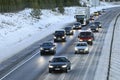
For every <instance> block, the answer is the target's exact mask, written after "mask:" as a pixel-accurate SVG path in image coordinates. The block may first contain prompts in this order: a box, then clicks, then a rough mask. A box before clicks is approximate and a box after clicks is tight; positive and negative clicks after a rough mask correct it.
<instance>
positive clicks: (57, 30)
mask: <svg viewBox="0 0 120 80" xmlns="http://www.w3.org/2000/svg"><path fill="white" fill-rule="evenodd" d="M56 31H65V30H64V29H59V30H56ZM56 31H55V32H56Z"/></svg>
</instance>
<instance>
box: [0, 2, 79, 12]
mask: <svg viewBox="0 0 120 80" xmlns="http://www.w3.org/2000/svg"><path fill="white" fill-rule="evenodd" d="M67 6H80V4H79V0H0V12H13V11H20V10H23V9H25V8H33V9H52V10H54V9H55V8H57V7H58V8H59V10H62V8H63V7H67Z"/></svg>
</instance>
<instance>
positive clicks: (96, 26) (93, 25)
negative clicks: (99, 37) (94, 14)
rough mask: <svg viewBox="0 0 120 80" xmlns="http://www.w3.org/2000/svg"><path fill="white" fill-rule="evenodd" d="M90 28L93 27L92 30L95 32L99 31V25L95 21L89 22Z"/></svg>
mask: <svg viewBox="0 0 120 80" xmlns="http://www.w3.org/2000/svg"><path fill="white" fill-rule="evenodd" d="M89 29H91V31H93V32H99V26H98V25H97V24H95V23H94V22H92V23H90V24H89Z"/></svg>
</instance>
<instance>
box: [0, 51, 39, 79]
mask: <svg viewBox="0 0 120 80" xmlns="http://www.w3.org/2000/svg"><path fill="white" fill-rule="evenodd" d="M38 53H39V52H37V53H36V54H34V55H33V56H31V57H30V58H29V59H27V60H26V61H25V62H23V63H21V64H20V65H18V66H17V67H15V68H14V69H13V70H11V71H10V72H8V73H7V74H6V75H4V76H3V77H2V78H0V80H3V79H4V78H6V77H7V76H8V75H10V74H11V73H12V72H14V71H15V70H17V69H18V68H19V67H21V66H22V65H24V64H25V63H27V62H28V61H30V60H31V59H32V58H33V57H35V56H36V55H37V54H38Z"/></svg>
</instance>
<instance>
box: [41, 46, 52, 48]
mask: <svg viewBox="0 0 120 80" xmlns="http://www.w3.org/2000/svg"><path fill="white" fill-rule="evenodd" d="M52 47H53V46H43V47H42V48H52Z"/></svg>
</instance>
